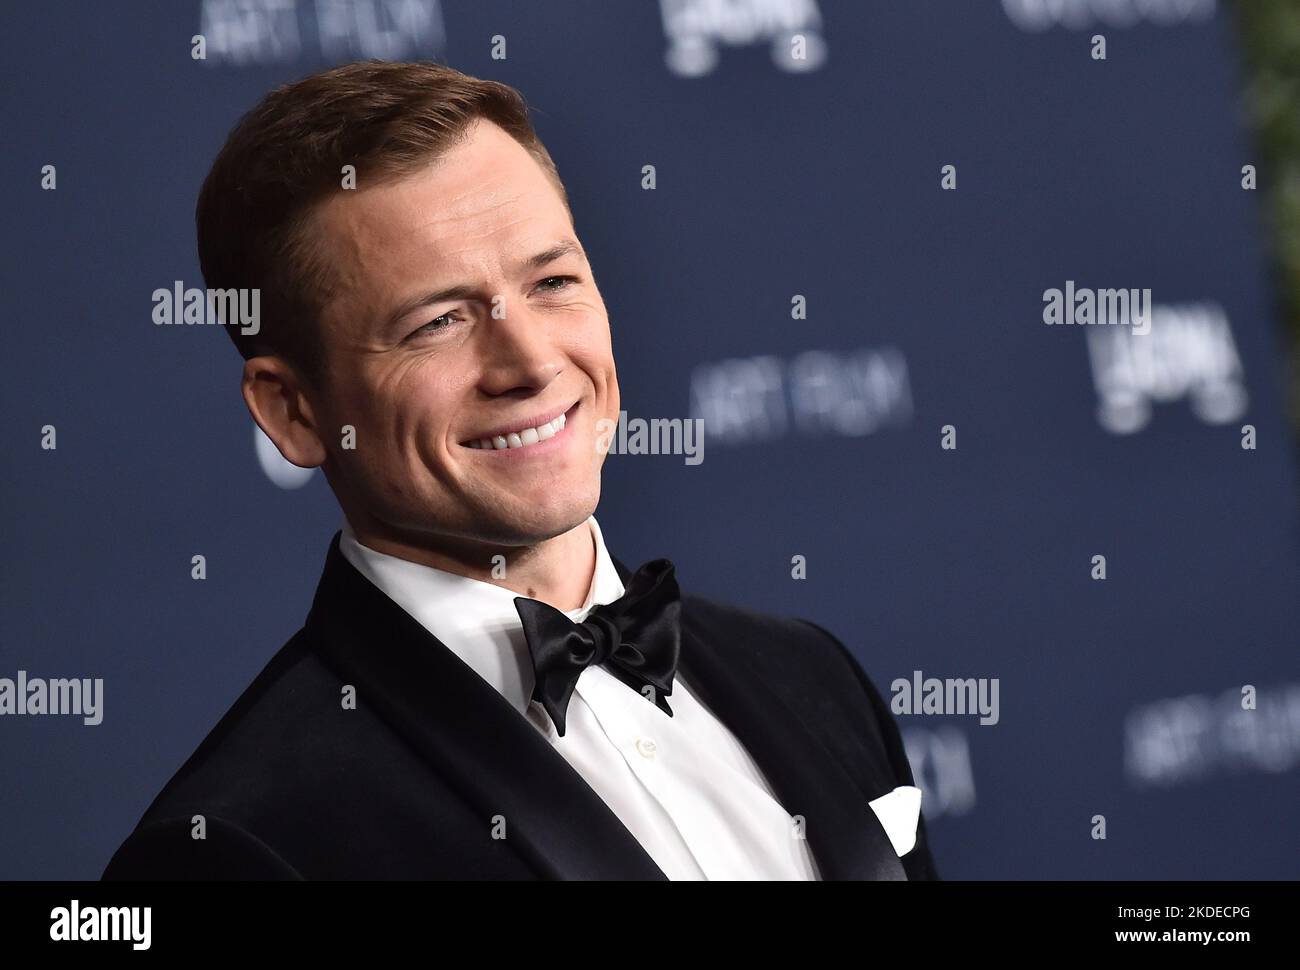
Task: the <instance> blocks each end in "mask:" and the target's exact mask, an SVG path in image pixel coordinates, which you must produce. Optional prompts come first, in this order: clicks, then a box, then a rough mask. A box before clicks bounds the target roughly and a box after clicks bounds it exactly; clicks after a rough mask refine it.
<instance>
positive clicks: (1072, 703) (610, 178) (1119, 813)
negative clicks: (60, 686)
mask: <svg viewBox="0 0 1300 970" xmlns="http://www.w3.org/2000/svg"><path fill="white" fill-rule="evenodd" d="M792 33H793V34H798V35H801V36H802V38H803V44H804V47H803V53H804V55H805V56H804V57H803V58H802V59H801V58H799V57H797V56H791V52H792V51H793V50H796V48H794V47H792V46H791V42H790V36H789V35H790V34H792ZM195 34H203V35H204V37H205V39H206V41H207V50H206V54H207V57H206V60H202V61H196V60H194V59H193V57H192V56H191V51H192V46H191V38H192V37H193V36H194V35H195ZM1098 34H1099V35H1103V36H1104V37H1105V41H1106V45H1107V49H1106V58H1105V59H1104V60H1098V59H1095V58H1094V57H1093V56H1092V54H1093V50H1094V41H1093V36H1094V35H1098ZM496 36H500V37H502V38H504V42H505V45H506V46H505V51H506V57H505V59H504V60H501V59H494V58H493V56H492V55H493V44H494V37H496ZM496 44H497V49H498V50H499V49H500V41H496ZM367 56H380V57H387V58H394V59H437V60H442V61H445V62H446V63H449V64H451V65H453V66H455V67H458V68H460V69H461V70H464V71H466V72H468V73H471V74H476V75H479V76H486V77H493V78H497V79H500V80H503V81H505V82H507V83H510V84H513V85H516V86H517V87H519V88H520V89H521V90H522V91H523V92H524V94H525V95H526V96H527V97H528V99H529V100H530V102H531V103H532V104H533V106H534V107H535V109H536V112H537V125H538V128H539V131H540V133H541V135H542V137H543V139H544V140H545V141H546V143H547V145H548V146H549V148H550V150H551V152H552V154H553V155H554V157H555V159H556V161H557V163H558V165H559V168H560V172H561V174H562V176H563V177H564V178H565V180H566V183H567V185H568V187H569V191H570V195H571V198H572V201H573V206H574V209H575V214H576V218H577V223H578V231H579V233H580V235H581V238H582V240H583V242H584V245H585V247H586V249H587V251H588V252H589V253H591V254H592V259H593V263H594V266H595V269H596V273H597V277H598V280H599V282H600V285H601V288H602V291H603V294H604V296H605V300H606V303H607V305H608V307H609V310H610V316H611V322H612V326H613V331H614V341H615V351H616V354H617V357H618V362H619V368H620V384H621V386H622V392H623V406H624V408H625V409H626V410H627V411H628V414H629V416H630V417H669V418H671V417H688V416H698V417H704V418H705V419H706V427H705V453H704V454H705V460H704V461H703V462H702V463H701V464H698V465H688V464H687V463H686V462H685V461H684V460H683V458H682V457H681V456H662V455H661V456H633V455H617V456H612V457H611V458H610V460H609V462H608V464H607V465H606V474H605V489H604V498H603V500H602V503H601V506H600V509H599V510H598V513H597V514H598V517H599V519H600V521H601V524H602V526H603V528H604V531H605V534H606V537H607V540H608V541H609V543H610V546H611V548H612V549H613V551H614V552H615V554H616V555H618V556H619V557H620V558H622V559H624V560H626V561H634V560H635V561H643V560H645V559H648V558H651V557H652V556H656V555H668V556H670V557H672V558H673V559H674V561H675V562H676V563H677V564H678V570H679V575H680V577H681V579H682V582H683V584H684V586H686V587H687V588H688V589H691V590H693V591H695V592H699V593H703V594H707V595H714V596H717V597H720V598H726V599H729V600H732V601H736V602H740V603H743V604H747V605H751V606H754V607H757V608H762V609H765V610H769V611H773V612H778V613H784V614H792V615H798V616H803V617H807V618H811V619H814V620H816V621H818V622H819V623H821V624H822V625H824V626H826V627H827V628H829V629H830V630H832V631H833V632H834V633H836V634H837V635H838V636H840V637H841V638H842V639H843V640H844V641H845V642H846V643H848V644H849V645H850V646H851V648H852V649H853V650H854V652H855V653H856V655H857V656H858V657H859V658H860V660H861V662H862V664H863V666H864V667H865V669H866V670H867V671H868V673H869V674H870V675H871V676H872V678H873V679H874V680H875V681H876V683H877V684H878V685H879V686H880V687H881V689H882V690H886V691H887V690H888V688H889V685H890V683H891V682H892V681H893V680H894V679H895V678H910V677H911V676H912V672H913V671H914V670H920V671H923V672H924V675H925V676H934V677H941V678H942V677H974V678H988V679H990V680H991V679H994V678H996V679H997V680H998V682H999V685H1000V691H999V698H1000V712H999V719H998V723H997V724H994V725H981V724H979V722H978V720H977V719H976V718H973V717H970V716H960V715H952V716H926V715H911V716H903V717H900V722H901V724H902V727H903V729H904V734H905V737H906V739H907V743H908V750H909V756H910V757H911V759H912V762H913V766H914V768H915V770H916V771H917V774H918V776H919V778H920V780H921V783H922V785H923V787H924V788H925V803H924V804H925V809H926V812H927V816H928V817H929V818H930V820H931V830H932V839H933V844H934V852H935V856H936V859H937V861H938V865H939V868H940V871H941V873H942V874H943V875H945V876H947V877H949V878H963V877H994V878H1004V877H1039V878H1057V877H1080V878H1102V877H1118V878H1139V877H1153V878H1158V877H1174V878H1202V877H1222V878H1255V877H1265V878H1279V877H1287V878H1296V877H1300V859H1298V858H1297V850H1296V834H1295V833H1296V806H1297V803H1298V801H1300V798H1298V796H1300V773H1298V772H1297V764H1298V763H1300V669H1298V665H1297V651H1296V629H1297V624H1296V620H1297V611H1298V610H1297V595H1296V593H1297V578H1300V577H1298V575H1297V572H1298V571H1297V564H1298V561H1300V556H1298V555H1297V534H1298V533H1297V516H1296V511H1297V508H1296V501H1295V497H1296V495H1297V487H1296V486H1297V483H1296V474H1295V469H1296V465H1295V461H1294V455H1293V453H1292V449H1291V444H1290V442H1291V438H1290V432H1289V430H1288V428H1287V427H1286V425H1285V423H1284V421H1283V418H1282V413H1283V412H1282V388H1281V376H1282V375H1281V367H1280V365H1279V361H1280V337H1279V330H1278V328H1277V326H1276V324H1275V320H1274V316H1275V304H1274V302H1273V298H1272V294H1271V292H1270V290H1269V286H1268V280H1267V277H1266V273H1265V271H1264V268H1263V267H1264V260H1263V254H1262V251H1261V242H1260V240H1261V229H1260V223H1261V214H1260V211H1259V205H1258V202H1257V194H1256V193H1254V192H1251V191H1248V190H1245V189H1243V187H1242V177H1243V176H1242V167H1243V166H1244V165H1249V164H1252V163H1253V162H1254V160H1255V159H1254V156H1253V155H1252V149H1251V145H1250V143H1249V140H1248V138H1247V137H1246V136H1245V133H1244V131H1243V130H1242V127H1241V124H1240V120H1239V117H1238V109H1237V103H1238V89H1239V85H1240V82H1239V78H1238V69H1237V66H1236V63H1237V55H1236V52H1235V49H1234V37H1233V32H1232V25H1231V23H1230V19H1229V17H1228V16H1227V12H1226V11H1225V10H1224V9H1223V8H1222V5H1219V6H1218V7H1217V8H1216V4H1215V3H1214V2H1213V0H1143V2H1137V0H1052V2H1048V0H1003V2H998V0H983V2H969V0H948V2H939V0H912V2H909V3H884V2H879V3H874V2H873V3H866V2H863V3H857V2H854V3H849V2H834V0H820V2H815V0H748V2H741V0H730V2H727V3H722V2H718V0H662V2H660V3H655V2H653V0H619V2H595V0H548V2H528V3H522V2H521V3H507V2H474V3H458V2H444V3H441V4H439V3H437V2H434V0H403V2H384V0H321V2H319V3H310V2H306V0H299V2H296V3H295V2H294V0H206V2H199V0H192V2H185V3H175V2H168V3H161V2H160V3H126V4H59V3H51V2H40V3H32V2H23V3H10V4H6V5H5V11H4V14H3V29H0V63H3V64H4V65H5V69H6V74H7V78H6V83H5V84H4V86H3V92H2V93H0V97H2V98H3V101H4V131H5V135H6V139H5V146H4V150H3V151H0V173H2V175H3V177H2V178H0V192H2V193H3V202H4V220H3V223H4V250H3V256H4V258H3V260H0V265H2V266H3V269H2V270H0V272H2V273H3V294H4V302H5V310H6V314H5V317H6V319H5V323H6V330H7V333H6V341H5V347H6V363H7V366H6V368H5V379H4V380H3V382H0V405H2V407H3V415H4V428H5V431H6V442H7V445H6V447H5V449H4V452H5V462H6V467H5V474H4V479H3V481H4V485H3V488H4V493H3V499H4V508H5V510H6V512H5V514H4V516H3V525H4V549H5V555H4V556H3V557H2V559H0V562H2V565H0V570H2V571H3V572H2V573H0V580H2V587H3V591H4V592H3V610H2V611H0V677H9V678H14V677H15V676H16V673H17V671H18V670H20V669H21V670H26V671H27V672H28V674H29V676H41V677H51V678H52V677H91V678H95V677H100V678H103V679H104V691H105V704H104V719H103V723H102V724H100V725H98V726H86V725H84V724H83V723H82V722H81V720H80V719H77V718H71V717H63V718H60V717H35V716H26V717H21V716H12V717H0V777H3V778H4V779H5V783H4V784H2V785H0V876H3V877H8V878H44V877H58V878H95V877H97V876H98V874H99V873H100V871H101V870H102V867H103V865H104V864H105V862H106V861H107V859H108V857H109V855H110V854H111V852H112V851H113V849H114V848H115V847H116V845H117V844H118V842H119V841H120V840H121V839H122V838H123V837H124V835H125V834H126V833H127V832H128V831H129V830H130V828H131V826H132V825H133V824H134V823H135V821H136V819H137V818H138V817H139V815H140V814H141V812H142V811H143V809H144V808H145V806H146V804H147V802H148V800H149V799H150V798H151V797H152V796H153V794H154V793H155V792H156V791H157V789H158V788H159V786H160V785H161V784H162V783H163V782H164V781H165V780H166V779H167V778H168V777H170V775H171V773H172V772H173V771H174V770H175V769H176V768H177V767H178V766H179V765H180V763H181V762H182V761H183V759H184V758H185V757H186V756H187V755H188V754H189V753H190V752H191V751H192V750H193V748H194V747H195V745H196V744H197V743H198V742H199V741H200V740H201V738H202V736H203V734H204V733H205V731H206V730H207V729H208V728H209V727H210V726H211V725H212V724H213V723H214V722H215V721H216V719H217V718H218V717H219V716H220V715H221V714H222V713H223V712H224V711H225V710H226V709H227V707H228V706H229V705H230V704H231V702H232V701H233V700H234V699H235V697H236V696H237V695H238V694H239V692H240V691H241V689H242V688H243V687H244V686H245V685H246V684H247V683H248V682H249V681H250V680H251V678H252V677H253V676H254V674H255V673H256V672H257V671H258V670H259V669H260V668H261V667H262V665H263V664H264V663H265V662H266V661H267V660H268V658H269V657H270V656H271V655H272V653H273V652H274V651H275V650H276V649H277V648H278V647H279V646H280V644H281V643H282V642H283V641H284V640H285V639H286V638H287V637H288V636H289V635H290V634H291V633H292V632H293V631H294V630H295V629H296V628H297V627H298V626H299V624H300V623H301V621H302V619H303V618H304V616H305V613H306V610H307V607H308V604H309V601H310V596H311V594H312V591H313V589H314V585H315V582H316V580H317V577H318V574H319V569H320V566H321V562H322V557H323V555H324V552H325V548H326V545H327V542H328V540H329V538H330V536H331V535H332V533H333V531H334V529H335V528H336V527H337V526H338V524H339V521H340V517H339V513H338V511H337V509H336V506H335V505H334V502H333V499H332V496H331V495H330V493H329V491H328V489H327V488H326V487H325V484H324V481H323V479H322V478H321V477H320V476H319V475H314V476H312V478H311V479H310V480H309V481H307V482H306V484H305V485H304V486H303V487H301V488H284V487H282V486H281V485H278V484H276V482H275V480H274V475H276V474H278V470H277V469H276V466H275V465H274V464H271V465H269V466H267V467H268V468H269V469H270V472H271V473H268V472H267V471H266V470H264V468H263V466H262V465H261V464H260V463H259V460H258V457H257V453H256V450H255V448H254V431H253V425H252V422H251V419H250V418H249V416H248V414H247V412H246V411H245V409H244V406H243V404H242V402H241V400H240V398H239V394H238V381H239V370H240V368H239V363H240V362H239V359H238V356H237V355H236V353H235V351H234V350H233V349H232V348H231V346H230V345H229V341H228V338H227V337H226V335H225V334H223V333H220V332H219V328H216V327H208V328H202V327H198V328H196V327H156V326H154V324H153V323H152V321H151V317H150V313H151V309H152V304H151V294H152V293H153V291H154V290H155V289H156V288H158V287H170V286H171V285H172V282H173V281H174V280H178V279H179V280H183V281H185V282H186V283H187V285H202V284H201V280H200V275H199V271H198V266H197V259H196V256H195V247H194V237H193V208H194V200H195V195H196V193H197V190H198V187H199V184H200V182H201V180H202V178H203V176H204V174H205V173H206V171H207V167H208V165H209V164H210V162H211V160H212V158H213V156H214V154H215V152H216V150H217V148H218V147H219V145H220V144H221V142H222V140H223V139H224V137H225V135H226V133H227V131H228V130H229V128H230V126H231V125H232V124H233V122H234V121H235V119H236V118H237V117H238V115H239V114H240V113H242V112H243V111H244V110H246V109H247V108H249V107H250V106H251V105H252V104H253V103H254V102H255V101H256V100H257V98H258V97H259V96H260V95H261V94H263V93H264V92H265V91H267V90H268V89H269V88H270V87H272V86H273V85H275V84H278V83H281V82H282V81H285V80H288V79H290V78H293V77H298V76H301V75H303V74H307V73H310V72H312V71H315V70H317V69H319V68H321V67H324V66H326V65H328V64H330V63H335V62H339V61H344V60H352V59H356V58H360V57H367ZM44 165H54V166H55V167H56V171H57V183H56V184H57V188H55V189H54V190H52V191H51V190H45V189H42V187H41V169H42V166H44ZM646 165H653V166H654V167H655V174H656V179H657V183H656V188H654V189H653V190H646V189H644V188H642V178H643V166H646ZM945 165H953V166H955V167H956V179H957V187H956V190H944V189H943V188H942V187H941V168H942V166H945ZM1067 280H1074V281H1076V282H1077V284H1078V285H1079V286H1091V287H1124V288H1128V287H1135V288H1150V289H1151V291H1152V300H1153V302H1154V304H1155V306H1156V313H1155V317H1154V323H1153V328H1152V332H1151V333H1150V334H1149V335H1146V336H1145V337H1143V336H1136V335H1134V336H1131V337H1130V335H1129V334H1128V333H1127V332H1121V330H1122V329H1123V328H1109V329H1108V330H1107V332H1105V333H1102V332H1099V331H1100V328H1085V327H1049V326H1045V325H1044V323H1043V319H1042V311H1043V292H1044V290H1046V289H1048V288H1051V287H1063V286H1064V285H1065V281H1067ZM796 295H800V296H803V297H805V298H806V301H807V314H806V318H795V317H793V316H792V314H791V305H792V299H793V298H794V297H795V296H796ZM1246 424H1249V425H1253V426H1254V428H1255V429H1256V434H1257V442H1258V446H1257V448H1255V449H1254V450H1246V449H1243V448H1242V447H1241V439H1242V431H1241V428H1242V426H1243V425H1246ZM45 425H53V426H54V427H55V428H56V429H57V444H58V447H57V449H55V450H48V449H43V448H42V447H41V434H42V432H41V429H42V427H43V426H45ZM945 425H952V426H954V427H955V429H956V435H957V448H956V449H955V450H945V449H943V448H941V446H940V442H941V429H942V428H943V427H944V426H945ZM195 554H202V555H204V556H206V557H207V562H208V578H207V579H206V580H205V581H202V582H198V581H195V580H193V579H191V574H190V568H191V567H190V558H191V556H193V555H195ZM1097 555H1103V556H1105V557H1106V564H1107V578H1106V579H1105V580H1097V579H1093V578H1092V570H1093V566H1092V560H1093V557H1094V556H1097ZM794 556H804V557H806V562H807V578H806V579H795V578H793V577H792V575H791V572H792V566H791V560H792V557H794ZM1244 685H1251V686H1253V687H1254V688H1256V690H1257V703H1256V706H1255V709H1254V710H1243V709H1242V704H1241V701H1240V696H1241V690H1242V687H1243V686H1244ZM1099 815H1100V816H1105V819H1106V835H1107V837H1106V838H1105V839H1104V840H1102V839H1096V838H1093V837H1092V835H1093V830H1094V822H1093V819H1094V816H1099Z"/></svg>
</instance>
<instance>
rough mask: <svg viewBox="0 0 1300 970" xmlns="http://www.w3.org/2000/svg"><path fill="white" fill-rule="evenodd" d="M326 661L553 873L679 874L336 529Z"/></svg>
mask: <svg viewBox="0 0 1300 970" xmlns="http://www.w3.org/2000/svg"><path fill="white" fill-rule="evenodd" d="M307 630H308V634H309V636H310V637H311V639H312V641H313V642H314V643H315V644H316V645H317V647H318V649H319V651H320V653H321V655H322V657H323V659H324V660H325V662H326V663H328V664H329V665H330V666H331V667H332V668H333V669H334V670H335V671H336V672H337V673H338V674H339V675H340V676H341V677H342V678H343V680H344V682H345V683H349V684H354V685H356V688H357V701H358V703H359V704H362V705H366V706H367V707H369V708H370V709H371V710H373V711H374V712H375V713H376V714H378V715H379V716H380V717H381V718H383V719H384V720H385V721H387V722H388V723H389V725H390V726H391V727H392V728H393V730H394V731H396V732H397V733H399V734H400V735H401V736H402V737H403V738H404V739H406V740H407V741H408V742H409V743H411V744H412V745H414V746H415V747H416V749H417V750H419V751H420V752H421V753H422V754H423V755H424V756H425V757H427V759H428V760H429V762H430V763H431V764H432V765H433V766H434V768H435V770H436V771H437V772H438V773H439V774H441V775H442V776H443V777H444V778H445V779H446V780H447V781H448V783H449V784H450V785H451V786H452V787H453V788H454V789H455V790H457V791H458V792H459V793H460V794H461V795H462V796H463V797H464V798H465V799H466V800H468V801H469V802H470V803H471V804H472V805H474V806H476V807H477V808H478V810H479V811H481V812H482V817H483V838H484V839H485V840H486V839H488V838H489V837H490V831H491V825H492V822H491V820H492V817H493V816H495V815H501V816H503V817H504V818H505V820H506V831H507V842H508V844H509V845H510V846H511V847H512V848H514V849H515V850H516V851H518V852H519V853H520V854H521V855H522V856H524V858H525V859H526V861H527V862H529V864H531V865H532V866H533V867H534V868H535V869H536V870H537V872H538V873H539V875H541V876H542V877H543V878H550V879H609V880H620V879H656V880H665V879H667V876H666V875H664V873H663V871H662V870H661V869H660V868H659V867H658V866H657V865H655V863H654V861H653V860H652V859H651V858H650V856H649V855H648V854H647V853H646V851H645V850H644V849H643V848H642V847H641V845H640V843H638V842H637V841H636V839H635V838H634V837H633V836H632V833H631V832H629V831H628V830H627V828H626V827H625V826H624V825H623V823H622V822H620V821H619V819H618V817H617V816H616V815H615V814H614V813H613V812H612V811H611V810H610V809H609V806H607V805H606V804H605V803H604V801H602V800H601V798H600V796H599V795H597V794H596V793H595V791H593V790H592V788H591V786H590V785H588V784H587V783H586V782H585V781H584V780H583V778H582V776H581V775H579V774H578V773H577V772H576V771H574V770H573V768H572V767H571V766H570V765H569V763H568V762H567V761H565V760H564V758H563V757H562V756H561V755H560V754H559V753H558V752H556V751H555V750H554V749H553V748H552V747H551V745H550V744H549V743H548V742H547V741H546V739H545V738H543V737H542V736H541V734H539V733H538V731H537V729H536V728H534V727H533V726H532V725H531V724H530V723H529V722H528V721H527V719H526V718H524V717H523V716H522V715H521V714H520V713H519V712H518V711H517V710H516V709H515V708H514V707H513V706H511V704H510V703H509V702H508V701H507V700H506V699H505V698H503V697H502V696H501V695H500V694H499V693H498V692H497V691H496V690H495V689H493V687H492V686H491V685H490V684H488V683H487V682H486V681H484V680H483V679H482V678H481V677H480V676H479V675H478V674H477V673H475V672H474V671H473V670H472V669H471V668H470V667H469V666H467V665H466V664H465V663H464V662H463V661H462V660H461V659H460V658H459V657H457V656H456V655H455V654H454V653H452V652H451V651H450V650H448V649H447V648H446V647H445V646H444V645H443V644H442V643H441V641H439V640H438V639H437V638H436V637H434V636H433V635H432V634H430V633H429V632H428V631H427V630H425V629H424V627H422V626H420V624H419V623H417V622H416V621H415V620H414V619H413V618H412V617H411V616H410V615H409V614H407V613H406V611H404V610H403V609H402V608H401V607H399V606H398V605H397V604H396V603H394V602H393V601H392V600H390V599H389V598H388V596H387V595H385V594H384V593H383V592H382V591H381V590H379V589H378V588H377V587H375V586H374V585H373V584H372V583H371V582H370V581H369V580H368V579H366V578H365V577H364V576H363V575H361V573H359V572H358V571H357V570H356V569H355V567H353V566H352V564H351V563H349V562H348V561H347V559H346V558H345V557H344V556H343V553H342V552H341V551H340V549H339V535H338V534H336V535H335V536H334V539H333V541H332V542H331V543H330V548H329V553H328V556H327V557H326V564H325V571H324V574H323V575H322V577H321V581H320V585H319V586H318V587H317V591H316V598H315V600H314V602H313V604H312V609H311V613H310V615H309V616H308V619H307Z"/></svg>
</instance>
